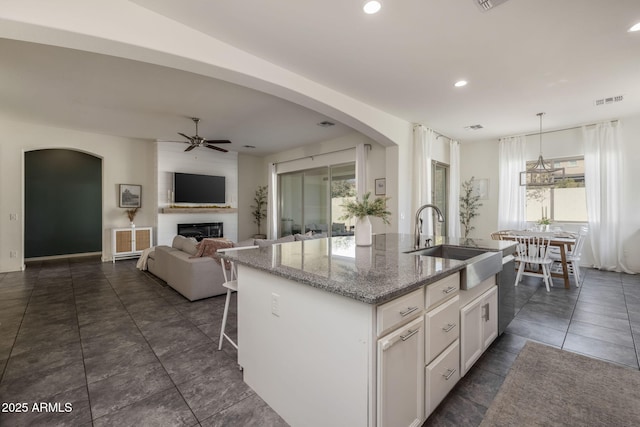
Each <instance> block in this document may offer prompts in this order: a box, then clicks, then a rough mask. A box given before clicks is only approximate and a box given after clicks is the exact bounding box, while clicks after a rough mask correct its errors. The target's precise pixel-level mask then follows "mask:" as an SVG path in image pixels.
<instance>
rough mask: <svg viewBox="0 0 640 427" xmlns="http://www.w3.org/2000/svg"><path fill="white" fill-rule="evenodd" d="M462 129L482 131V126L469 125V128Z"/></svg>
mask: <svg viewBox="0 0 640 427" xmlns="http://www.w3.org/2000/svg"><path fill="white" fill-rule="evenodd" d="M464 128H465V129H466V130H478V129H482V128H483V126H482V125H471V126H465V127H464Z"/></svg>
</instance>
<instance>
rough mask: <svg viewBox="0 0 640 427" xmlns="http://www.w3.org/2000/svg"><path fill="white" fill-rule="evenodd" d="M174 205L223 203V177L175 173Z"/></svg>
mask: <svg viewBox="0 0 640 427" xmlns="http://www.w3.org/2000/svg"><path fill="white" fill-rule="evenodd" d="M173 201H174V202H175V203H224V202H225V201H226V200H225V179H224V176H212V175H196V174H192V173H180V172H176V173H174V175H173Z"/></svg>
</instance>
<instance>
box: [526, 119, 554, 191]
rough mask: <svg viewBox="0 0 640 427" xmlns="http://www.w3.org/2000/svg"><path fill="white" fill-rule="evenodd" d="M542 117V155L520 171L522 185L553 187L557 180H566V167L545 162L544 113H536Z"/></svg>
mask: <svg viewBox="0 0 640 427" xmlns="http://www.w3.org/2000/svg"><path fill="white" fill-rule="evenodd" d="M536 115H537V116H538V117H540V156H538V161H537V162H536V163H535V164H534V165H533V166H531V167H530V168H527V170H526V171H524V172H520V185H525V186H527V187H552V186H554V185H555V184H556V181H563V180H564V168H552V167H551V164H549V163H545V161H544V159H543V158H542V116H544V113H538V114H536Z"/></svg>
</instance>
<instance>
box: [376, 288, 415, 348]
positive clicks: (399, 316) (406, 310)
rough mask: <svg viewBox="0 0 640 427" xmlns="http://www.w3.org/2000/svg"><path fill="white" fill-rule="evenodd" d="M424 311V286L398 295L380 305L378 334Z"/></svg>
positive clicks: (380, 334) (382, 333)
mask: <svg viewBox="0 0 640 427" xmlns="http://www.w3.org/2000/svg"><path fill="white" fill-rule="evenodd" d="M423 313H424V288H420V289H416V290H415V291H413V292H411V293H410V294H407V295H404V296H401V297H398V298H396V299H394V300H393V301H389V302H387V303H385V304H382V305H381V306H379V307H378V313H377V332H378V336H379V337H380V336H382V335H384V334H385V333H386V332H388V331H390V330H391V329H394V328H395V327H397V326H400V325H401V324H403V323H406V322H408V321H410V320H412V319H415V318H416V317H418V316H422V314H423Z"/></svg>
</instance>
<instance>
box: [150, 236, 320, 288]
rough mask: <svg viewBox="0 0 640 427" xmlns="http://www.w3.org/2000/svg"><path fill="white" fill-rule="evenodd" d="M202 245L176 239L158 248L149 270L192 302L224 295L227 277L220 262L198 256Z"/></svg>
mask: <svg viewBox="0 0 640 427" xmlns="http://www.w3.org/2000/svg"><path fill="white" fill-rule="evenodd" d="M320 237H326V235H325V234H320V235H314V236H309V235H296V236H285V237H282V238H280V239H277V240H264V239H249V240H245V241H243V242H240V243H237V244H234V246H235V247H243V246H258V247H265V246H270V245H272V244H274V243H286V242H293V241H294V240H307V239H311V238H320ZM197 245H198V242H197V241H196V239H194V238H193V237H189V238H187V237H183V236H179V235H178V236H176V237H174V238H173V242H172V243H171V246H164V245H161V246H156V247H155V249H154V250H153V251H151V252H149V256H148V259H147V270H148V271H149V272H150V273H152V274H153V275H155V276H157V277H159V278H160V279H162V280H164V281H165V282H167V284H168V285H169V286H171V287H172V288H173V289H175V290H176V291H178V292H179V293H180V294H182V295H183V296H184V297H185V298H187V299H188V300H189V301H195V300H199V299H202V298H208V297H213V296H216V295H222V294H224V293H226V292H227V289H226V288H225V287H223V286H222V283H224V275H223V273H222V266H221V265H220V260H218V259H215V258H212V257H209V256H203V257H195V255H196V254H197V253H198V247H197Z"/></svg>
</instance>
